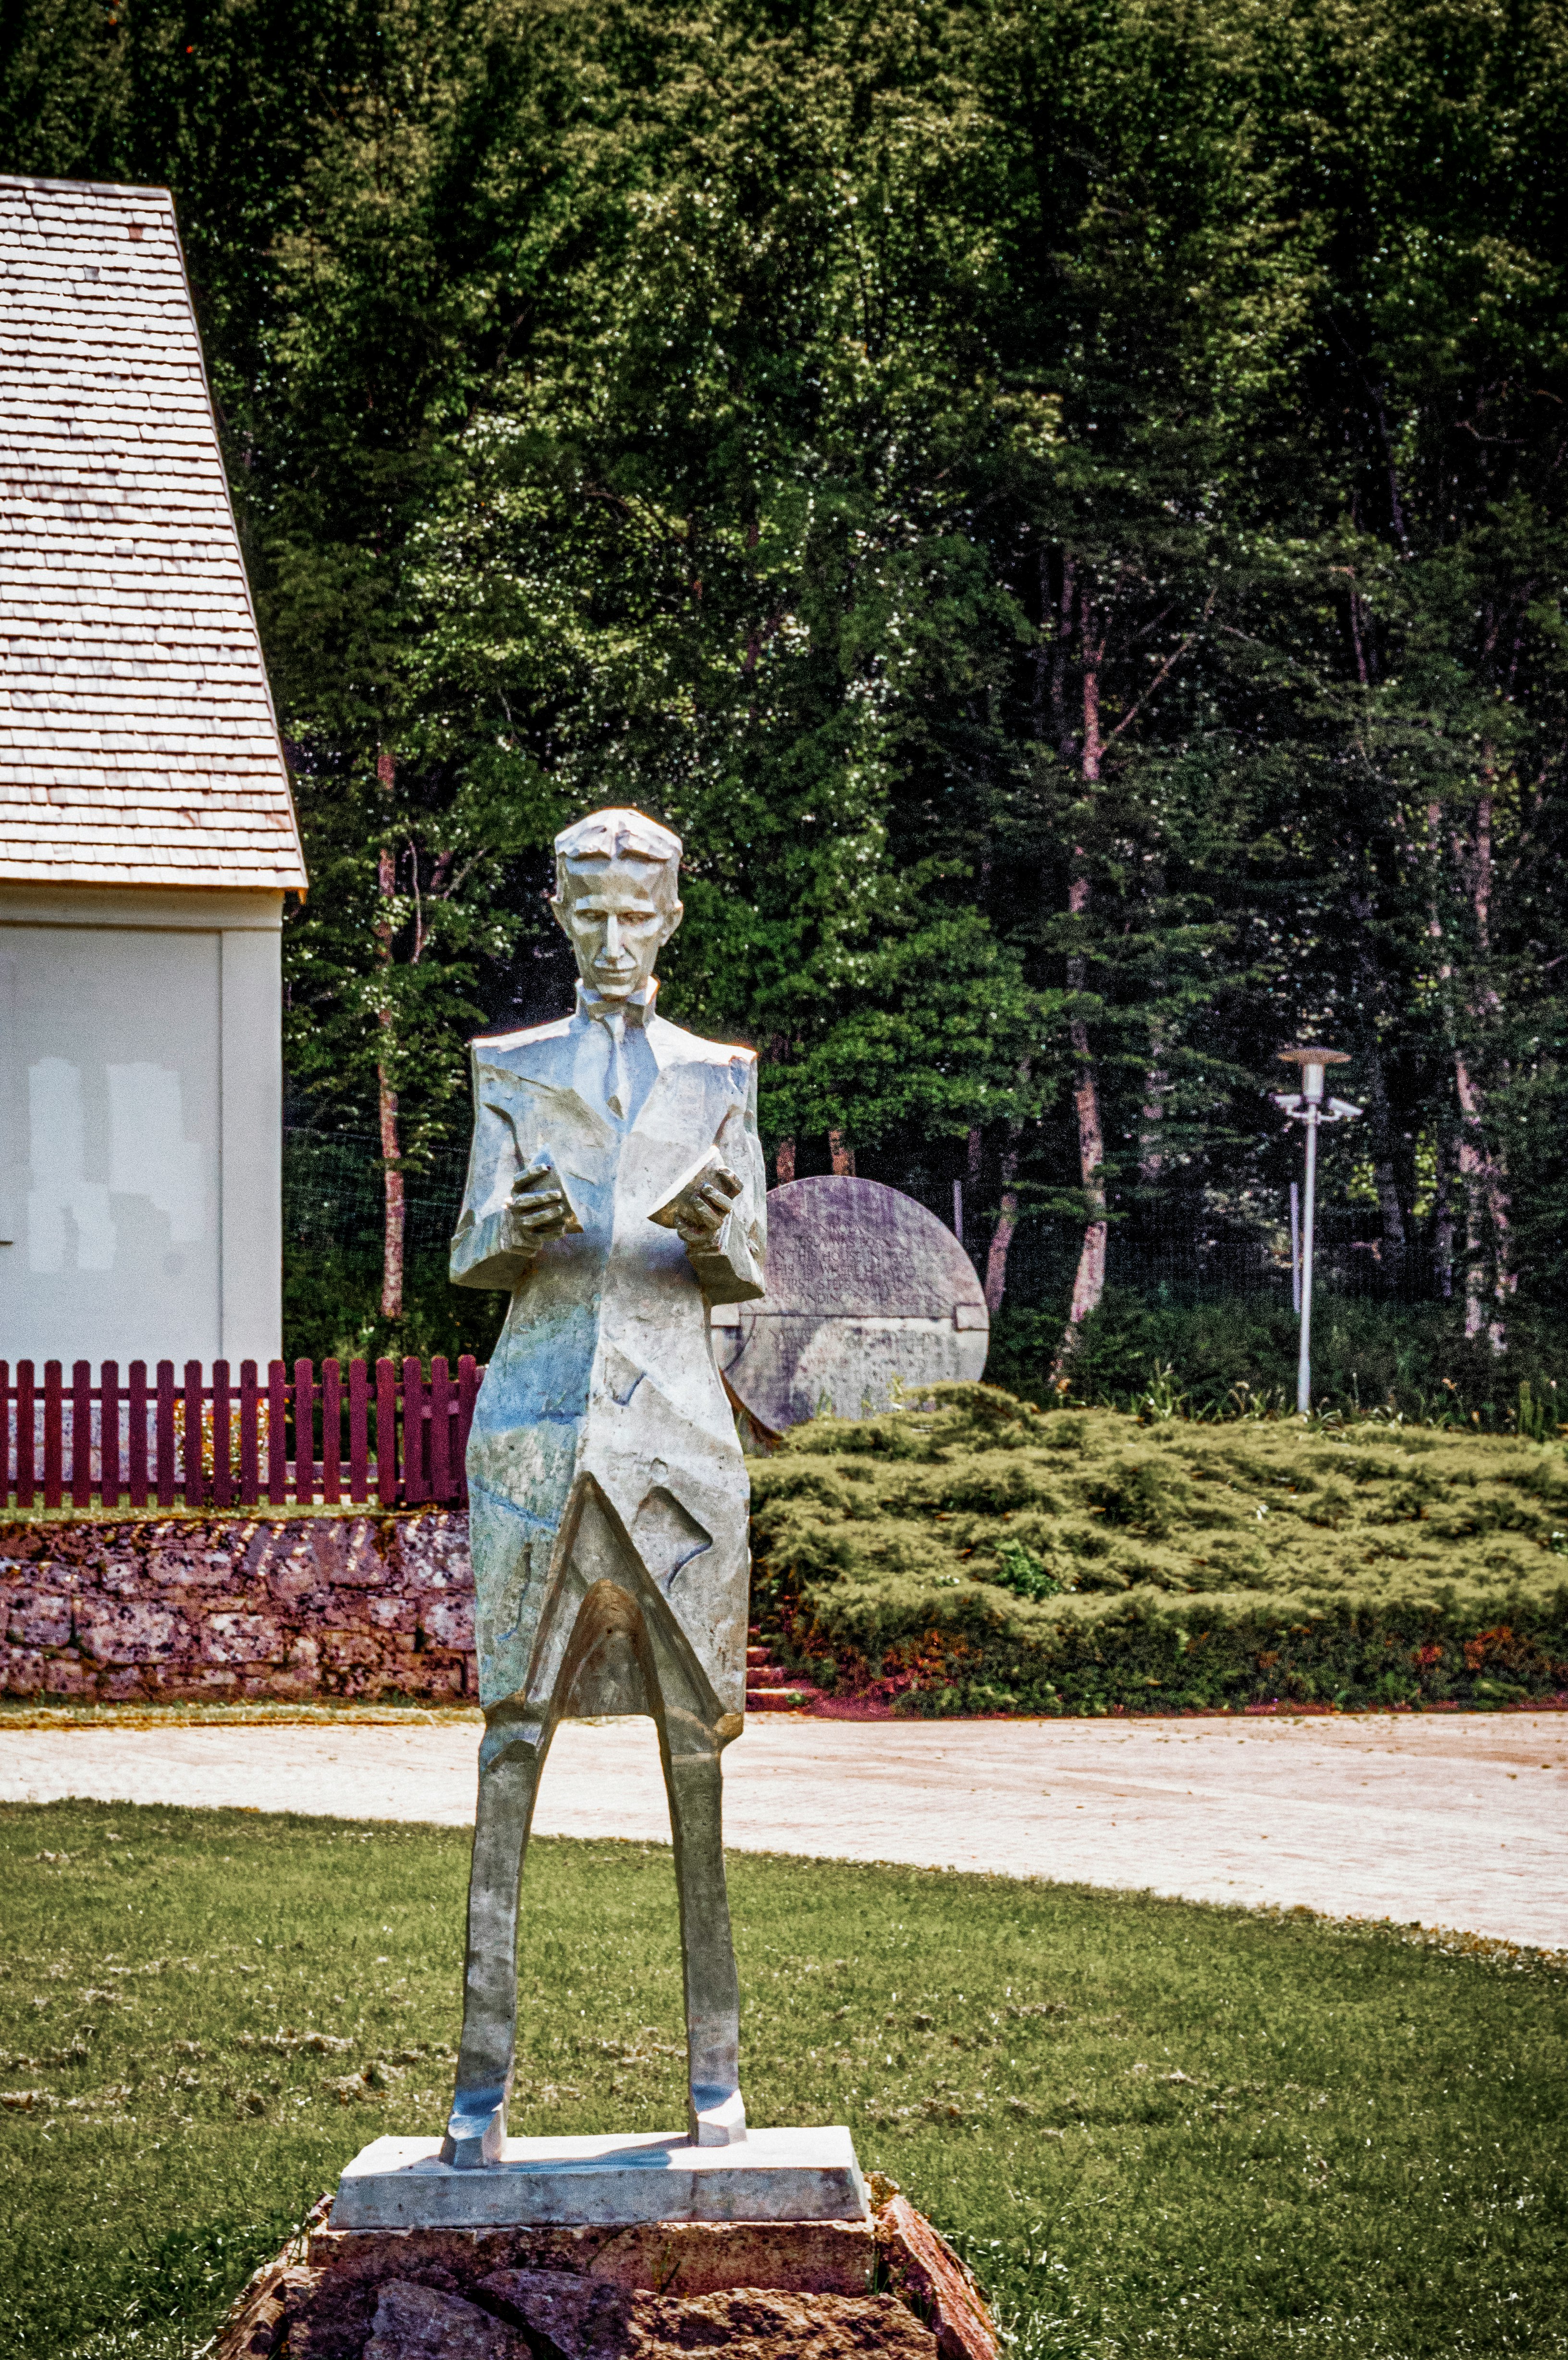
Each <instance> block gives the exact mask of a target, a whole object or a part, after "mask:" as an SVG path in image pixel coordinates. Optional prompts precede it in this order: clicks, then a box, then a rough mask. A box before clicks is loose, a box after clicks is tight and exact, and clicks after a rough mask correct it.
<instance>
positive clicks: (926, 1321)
mask: <svg viewBox="0 0 1568 2360" xmlns="http://www.w3.org/2000/svg"><path fill="white" fill-rule="evenodd" d="M989 1342H990V1320H989V1317H988V1314H987V1312H986V1309H985V1295H984V1294H983V1293H982V1291H981V1286H980V1281H979V1280H978V1278H977V1277H976V1276H975V1269H974V1265H973V1264H972V1263H971V1262H970V1260H969V1256H968V1255H967V1254H966V1253H965V1252H964V1248H963V1247H962V1246H961V1245H960V1244H959V1242H958V1240H957V1239H956V1238H955V1237H954V1236H953V1232H952V1230H951V1229H947V1228H946V1227H945V1226H944V1225H943V1223H942V1222H941V1221H939V1220H938V1219H937V1218H936V1215H935V1214H934V1213H928V1212H927V1210H926V1208H925V1207H924V1206H923V1205H920V1204H917V1203H916V1201H915V1199H914V1198H913V1197H912V1196H903V1195H901V1194H900V1192H899V1191H898V1189H897V1188H886V1187H884V1186H883V1185H882V1183H881V1182H880V1181H879V1180H855V1179H851V1178H849V1177H848V1176H847V1175H834V1176H833V1177H832V1178H823V1179H816V1180H791V1181H789V1182H788V1183H787V1184H786V1185H785V1186H783V1187H782V1188H774V1189H771V1190H770V1191H769V1192H768V1292H767V1294H766V1295H764V1296H763V1297H762V1299H761V1301H760V1302H755V1303H732V1304H723V1305H717V1306H714V1309H713V1349H714V1351H715V1353H716V1355H717V1358H718V1363H719V1367H720V1369H721V1370H722V1371H723V1372H724V1382H725V1383H726V1384H727V1385H728V1387H729V1389H730V1391H731V1393H733V1394H734V1395H735V1399H736V1401H738V1402H739V1403H740V1404H741V1406H742V1408H743V1409H744V1410H745V1411H746V1414H747V1415H748V1416H749V1417H750V1418H751V1419H752V1420H753V1421H754V1423H755V1424H756V1425H757V1426H762V1427H765V1428H767V1429H768V1430H769V1431H771V1432H773V1433H779V1432H781V1431H782V1429H783V1428H784V1427H785V1426H795V1425H798V1424H799V1423H800V1420H801V1419H802V1418H807V1417H815V1416H817V1415H833V1416H836V1417H876V1416H878V1415H880V1414H881V1413H882V1412H883V1411H885V1410H887V1409H888V1408H890V1407H891V1406H892V1404H893V1400H894V1396H895V1393H896V1392H897V1391H898V1389H899V1388H900V1387H901V1388H902V1389H903V1390H904V1391H905V1393H909V1392H918V1391H919V1390H920V1387H921V1386H922V1385H931V1384H939V1383H942V1382H948V1381H951V1380H953V1379H966V1380H968V1381H969V1382H975V1380H976V1379H978V1378H979V1377H981V1376H983V1375H984V1374H985V1353H986V1349H987V1346H988V1344H989Z"/></svg>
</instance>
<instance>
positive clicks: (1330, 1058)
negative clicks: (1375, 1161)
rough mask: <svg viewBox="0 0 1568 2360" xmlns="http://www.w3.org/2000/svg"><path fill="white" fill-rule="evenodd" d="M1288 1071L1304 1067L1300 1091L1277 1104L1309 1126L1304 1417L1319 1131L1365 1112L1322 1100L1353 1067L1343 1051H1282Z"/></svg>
mask: <svg viewBox="0 0 1568 2360" xmlns="http://www.w3.org/2000/svg"><path fill="white" fill-rule="evenodd" d="M1279 1054H1280V1056H1281V1057H1282V1058H1283V1059H1284V1061H1285V1063H1286V1064H1287V1065H1299V1066H1300V1067H1301V1088H1300V1089H1299V1090H1276V1091H1275V1092H1274V1093H1273V1097H1274V1103H1275V1105H1276V1106H1277V1107H1279V1108H1280V1109H1282V1110H1283V1111H1284V1112H1285V1113H1286V1114H1288V1115H1289V1116H1290V1120H1291V1121H1292V1122H1304V1123H1305V1124H1306V1126H1307V1185H1306V1187H1305V1190H1304V1191H1303V1196H1304V1202H1303V1204H1302V1207H1301V1354H1300V1357H1299V1359H1298V1360H1297V1362H1296V1408H1297V1411H1298V1413H1299V1414H1300V1415H1301V1416H1302V1417H1305V1416H1307V1415H1308V1414H1309V1412H1310V1411H1311V1409H1312V1231H1313V1225H1314V1216H1315V1214H1316V1210H1317V1180H1318V1125H1319V1123H1321V1122H1345V1121H1348V1120H1354V1118H1355V1117H1356V1115H1358V1114H1359V1113H1360V1112H1361V1109H1360V1108H1359V1107H1357V1106H1351V1105H1350V1104H1349V1103H1348V1102H1347V1101H1346V1100H1345V1099H1344V1098H1330V1099H1329V1100H1328V1101H1327V1103H1326V1105H1325V1103H1324V1100H1323V1076H1324V1075H1325V1074H1326V1072H1327V1070H1328V1068H1329V1066H1330V1065H1348V1064H1349V1063H1350V1060H1349V1058H1348V1057H1347V1056H1346V1055H1345V1051H1344V1050H1343V1049H1281V1050H1280V1052H1279Z"/></svg>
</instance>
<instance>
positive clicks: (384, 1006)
mask: <svg viewBox="0 0 1568 2360" xmlns="http://www.w3.org/2000/svg"><path fill="white" fill-rule="evenodd" d="M396 778H397V765H396V763H395V761H394V759H393V757H392V755H391V754H390V753H388V752H387V749H386V748H385V747H384V748H382V750H381V752H380V754H379V755H378V756H377V758H376V779H377V781H378V782H379V784H380V786H381V789H382V791H383V792H384V793H389V792H390V791H391V788H392V786H393V783H394V781H395V780H396ZM376 882H377V884H378V886H379V888H380V892H381V898H382V900H383V901H387V902H390V901H392V900H393V899H394V898H395V896H396V894H397V865H396V863H395V862H394V860H393V858H392V854H391V851H390V850H389V849H388V847H386V846H383V847H382V852H381V859H380V864H379V868H378V871H377V877H376ZM376 943H377V945H378V948H379V956H380V959H381V963H382V965H383V967H390V966H391V964H392V918H391V913H390V911H388V912H387V914H386V915H385V916H383V917H382V918H380V919H379V920H378V921H377V922H376ZM376 1022H378V1023H379V1025H380V1027H381V1031H382V1037H383V1040H384V1041H385V1043H387V1047H388V1048H389V1047H390V1046H391V1036H392V1011H391V1008H390V1006H389V1005H388V1003H387V995H386V993H383V995H382V1003H381V1011H380V1014H379V1015H378V1017H377V1019H376ZM376 1099H377V1111H378V1114H379V1117H380V1126H381V1154H382V1160H383V1162H384V1164H385V1165H386V1170H385V1172H384V1173H383V1175H382V1180H383V1198H382V1242H381V1317H383V1319H401V1317H403V1241H404V1234H405V1210H404V1202H403V1175H402V1173H401V1172H399V1171H397V1169H396V1168H395V1166H396V1165H397V1161H398V1158H399V1155H400V1153H401V1151H400V1149H399V1146H398V1142H397V1091H396V1090H395V1089H394V1088H393V1087H392V1084H391V1079H390V1071H389V1067H388V1065H387V1059H386V1057H385V1055H383V1056H382V1057H381V1058H380V1059H379V1060H378V1061H377V1063H376Z"/></svg>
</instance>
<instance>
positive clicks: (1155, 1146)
mask: <svg viewBox="0 0 1568 2360" xmlns="http://www.w3.org/2000/svg"><path fill="white" fill-rule="evenodd" d="M1164 1056H1165V1043H1164V1041H1163V1039H1162V1038H1161V1036H1160V1028H1159V1026H1158V1025H1150V1027H1149V1070H1148V1072H1147V1073H1146V1074H1145V1076H1144V1077H1143V1105H1142V1108H1141V1109H1140V1112H1141V1115H1142V1122H1141V1127H1140V1129H1139V1131H1138V1179H1139V1181H1140V1182H1141V1184H1142V1185H1143V1186H1144V1187H1146V1188H1152V1187H1154V1186H1156V1185H1158V1183H1159V1179H1160V1174H1161V1173H1162V1172H1163V1171H1164V1169H1165V1143H1164V1124H1165V1094H1166V1092H1167V1091H1168V1090H1169V1088H1170V1087H1171V1076H1170V1075H1169V1074H1168V1073H1167V1072H1166V1070H1165V1065H1164ZM1080 1143H1082V1142H1080Z"/></svg>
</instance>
